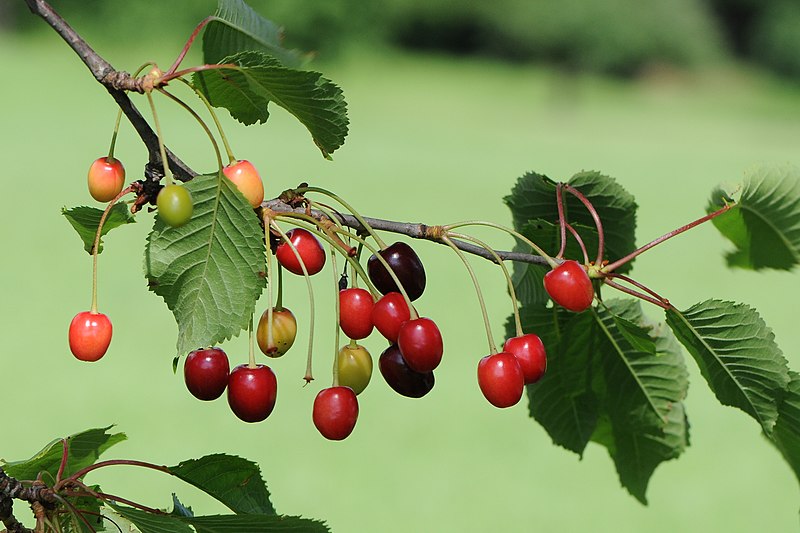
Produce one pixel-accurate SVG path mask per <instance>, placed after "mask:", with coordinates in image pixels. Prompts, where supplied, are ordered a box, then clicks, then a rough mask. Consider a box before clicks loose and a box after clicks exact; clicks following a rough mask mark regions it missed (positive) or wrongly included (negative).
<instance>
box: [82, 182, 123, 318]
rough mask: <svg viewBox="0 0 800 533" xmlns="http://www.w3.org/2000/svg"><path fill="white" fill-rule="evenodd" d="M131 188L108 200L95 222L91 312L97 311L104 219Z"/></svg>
mask: <svg viewBox="0 0 800 533" xmlns="http://www.w3.org/2000/svg"><path fill="white" fill-rule="evenodd" d="M132 190H133V187H132V186H129V187H126V188H124V189H122V190H121V191H120V193H119V194H118V195H117V196H115V197H114V199H113V200H111V201H110V202H108V205H107V206H106V209H105V211H103V215H102V216H101V217H100V222H99V223H98V224H97V231H96V232H95V234H94V243H93V244H92V306H91V308H90V311H89V312H90V313H92V314H96V313H97V256H98V254H99V253H100V236H101V235H102V234H103V224H105V223H106V219H107V218H108V214H109V213H110V212H111V208H112V207H114V205H115V204H116V203H117V201H119V199H120V198H122V197H123V196H125V195H126V194H128V193H129V192H131V191H132Z"/></svg>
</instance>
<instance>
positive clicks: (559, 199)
mask: <svg viewBox="0 0 800 533" xmlns="http://www.w3.org/2000/svg"><path fill="white" fill-rule="evenodd" d="M562 188H563V184H562V183H559V184H558V185H556V206H557V207H558V225H559V228H560V230H561V248H560V249H559V250H558V255H556V258H557V259H562V258H563V257H564V252H565V251H566V249H567V219H566V218H565V215H564V192H563V191H562ZM587 262H588V261H587Z"/></svg>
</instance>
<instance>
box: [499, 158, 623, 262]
mask: <svg viewBox="0 0 800 533" xmlns="http://www.w3.org/2000/svg"><path fill="white" fill-rule="evenodd" d="M568 183H569V185H571V186H572V187H575V188H576V189H578V190H579V191H580V192H581V193H582V194H583V195H584V196H586V198H587V199H588V200H589V201H590V202H591V203H592V205H593V206H594V208H595V210H596V211H597V213H598V215H599V217H600V219H601V221H602V223H603V231H604V234H605V255H604V258H605V259H610V260H614V259H618V258H621V257H623V256H625V255H627V254H629V253H630V252H632V251H633V250H635V249H636V244H635V241H636V209H637V205H636V202H635V200H634V198H633V196H632V195H631V194H630V193H628V192H627V191H626V190H625V189H624V188H623V187H622V186H621V185H619V184H618V183H617V182H616V181H615V180H614V179H613V178H610V177H608V176H605V175H603V174H600V173H599V172H595V171H588V172H579V173H578V174H575V175H574V176H573V177H572V178H571V179H570V180H569V182H568ZM563 198H564V207H565V218H566V219H567V221H568V222H569V223H570V224H571V225H572V226H573V227H575V229H576V230H577V232H578V234H580V235H581V239H582V240H583V242H584V244H585V245H586V248H587V250H588V251H589V258H590V259H592V260H594V259H595V257H596V254H597V233H596V231H595V223H594V219H593V218H592V216H591V214H590V213H589V211H588V210H587V209H586V207H585V206H584V205H583V203H581V202H580V200H578V198H576V197H575V196H573V195H572V194H569V193H567V192H564V195H563ZM504 201H505V202H506V205H508V207H509V208H510V209H511V215H512V219H513V221H514V228H515V229H517V230H518V231H521V230H522V229H523V228H524V227H525V225H526V224H528V223H529V222H530V221H538V220H543V221H547V222H550V223H551V224H556V225H557V223H558V205H557V202H556V184H555V182H553V181H552V180H551V179H550V178H548V177H547V176H544V175H541V174H536V173H528V174H525V175H524V176H522V177H521V178H520V179H519V180H518V181H517V183H516V185H515V186H514V188H513V189H512V191H511V194H510V195H509V196H506V197H505V198H504ZM587 228H590V231H589V232H587V231H586V229H587ZM570 240H571V239H570ZM568 242H569V241H568ZM537 244H539V245H540V246H541V245H542V243H539V242H537ZM555 249H556V250H557V249H558V246H556V247H555ZM573 250H574V249H573ZM570 253H572V254H575V252H574V251H571V252H570ZM567 257H568V258H570V259H580V260H581V261H582V260H583V256H582V254H580V255H577V254H576V255H574V256H570V255H568V256H567ZM630 268H631V263H627V264H625V265H623V266H622V267H620V268H619V269H617V270H616V271H617V272H618V273H620V274H622V273H625V272H627V271H628V270H630Z"/></svg>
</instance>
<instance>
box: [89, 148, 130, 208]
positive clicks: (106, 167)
mask: <svg viewBox="0 0 800 533" xmlns="http://www.w3.org/2000/svg"><path fill="white" fill-rule="evenodd" d="M88 183H89V194H91V195H92V198H94V199H95V200H97V201H98V202H110V201H111V200H113V199H114V198H115V197H116V196H117V195H118V194H119V193H120V191H121V190H122V187H123V185H125V167H123V166H122V163H121V162H120V160H119V159H113V158H109V157H101V158H99V159H96V160H95V161H94V163H92V166H91V167H89V177H88Z"/></svg>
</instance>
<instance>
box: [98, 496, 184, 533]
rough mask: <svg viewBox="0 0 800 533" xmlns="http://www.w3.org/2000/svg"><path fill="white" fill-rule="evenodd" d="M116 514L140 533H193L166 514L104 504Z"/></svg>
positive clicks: (173, 517) (180, 522)
mask: <svg viewBox="0 0 800 533" xmlns="http://www.w3.org/2000/svg"><path fill="white" fill-rule="evenodd" d="M106 505H108V506H109V507H110V508H112V509H113V510H114V511H115V512H116V513H117V514H119V515H120V516H122V517H123V518H125V519H127V520H129V521H130V522H131V523H132V524H133V525H135V526H136V527H137V528H138V529H139V531H141V533H193V531H194V530H193V529H192V528H191V527H190V526H189V525H188V524H186V523H184V522H182V521H181V518H179V517H176V516H173V515H168V514H154V513H148V512H145V511H140V510H139V509H134V508H132V507H126V506H123V505H115V504H112V503H108V502H106Z"/></svg>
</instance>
